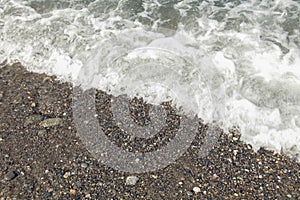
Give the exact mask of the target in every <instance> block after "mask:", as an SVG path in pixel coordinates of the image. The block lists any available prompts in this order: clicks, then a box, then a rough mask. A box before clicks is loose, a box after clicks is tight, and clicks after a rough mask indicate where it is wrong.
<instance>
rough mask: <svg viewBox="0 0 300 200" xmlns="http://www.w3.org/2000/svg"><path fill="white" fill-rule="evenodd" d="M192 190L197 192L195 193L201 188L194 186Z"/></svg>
mask: <svg viewBox="0 0 300 200" xmlns="http://www.w3.org/2000/svg"><path fill="white" fill-rule="evenodd" d="M193 191H194V192H195V193H196V194H197V193H199V192H201V189H200V188H199V187H194V188H193Z"/></svg>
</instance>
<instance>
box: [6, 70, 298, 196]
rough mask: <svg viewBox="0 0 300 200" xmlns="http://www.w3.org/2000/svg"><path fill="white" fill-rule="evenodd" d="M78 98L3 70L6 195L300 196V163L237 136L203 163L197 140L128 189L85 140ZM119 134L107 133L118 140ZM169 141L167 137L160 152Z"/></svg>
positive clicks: (67, 89)
mask: <svg viewBox="0 0 300 200" xmlns="http://www.w3.org/2000/svg"><path fill="white" fill-rule="evenodd" d="M98 94H99V95H98V97H99V99H100V102H106V103H104V106H103V108H102V109H103V110H102V111H103V112H102V113H103V115H100V117H102V118H103V119H102V120H104V121H105V123H108V124H109V123H111V118H110V117H108V116H110V114H109V113H110V112H109V103H108V102H109V101H108V100H109V98H110V95H108V94H106V93H104V92H101V91H99V93H98ZM71 95H72V86H71V84H69V83H59V82H58V81H56V80H55V77H54V76H47V75H45V74H37V73H32V72H28V71H27V70H26V69H25V68H24V67H22V66H21V64H13V65H12V66H8V65H6V66H4V67H1V68H0V152H1V158H0V183H1V184H0V198H2V197H3V198H4V199H5V198H17V199H24V198H34V199H84V198H86V199H107V198H117V199H132V198H135V199H211V198H222V199H233V198H237V199H242V198H244V199H245V198H246V199H257V198H267V199H278V198H279V199H286V198H289V199H297V198H299V197H300V184H299V183H300V180H299V179H300V164H299V163H298V162H296V161H295V160H292V159H291V158H289V157H288V156H286V155H284V154H281V155H280V154H277V153H275V152H274V151H268V150H265V149H260V150H259V151H258V152H254V151H253V149H252V148H251V146H250V145H248V144H246V143H244V142H241V141H240V140H239V135H238V134H237V133H232V134H229V135H227V134H221V137H220V141H219V144H218V145H217V146H216V147H215V148H214V149H213V150H212V151H211V153H210V154H209V156H207V157H205V158H202V159H196V157H195V152H194V149H197V148H199V144H197V143H196V142H193V143H192V146H191V148H189V149H188V151H187V152H186V153H185V154H184V155H183V156H182V157H180V158H179V159H178V160H177V161H176V162H175V163H172V164H170V165H169V166H168V167H166V168H164V169H160V170H158V171H156V172H147V173H143V174H136V175H135V176H136V177H138V181H137V182H136V184H134V185H127V184H126V178H127V177H128V176H131V175H132V174H129V173H124V172H119V171H117V170H114V169H112V168H110V167H107V166H105V165H102V164H101V163H100V162H99V161H97V160H96V159H95V158H93V156H92V155H91V154H90V153H89V152H88V151H87V150H86V148H85V147H84V145H83V144H82V142H81V140H80V138H78V136H77V134H76V128H75V126H74V122H73V119H72V106H71V104H72V96H71ZM136 103H137V104H139V102H138V101H137V102H136ZM171 110H172V109H171V108H170V112H171ZM145 118H146V117H145V116H144V117H140V118H139V120H140V121H145V120H146V119H145ZM49 119H52V121H51V123H50V121H49ZM172 119H176V116H175V115H174V116H173V118H172ZM47 120H48V121H47ZM172 124H173V125H174V122H172V121H170V125H172ZM106 128H107V129H108V128H111V126H110V125H107V127H106ZM114 133H115V132H108V133H107V134H108V136H109V137H110V138H111V139H113V136H115V134H114ZM173 134H174V133H173V132H172V131H171V130H170V132H169V134H167V135H164V136H165V137H166V138H168V137H169V138H170V137H173ZM200 135H201V131H200ZM117 136H119V137H118V139H119V140H118V141H115V142H116V143H119V146H122V147H123V148H128V149H132V146H133V145H134V144H133V143H129V144H128V145H127V146H124V145H123V143H124V141H126V138H125V139H124V138H123V139H122V138H121V134H119V133H117ZM236 138H237V139H236ZM198 139H200V136H199V138H198ZM156 140H158V139H157V138H156ZM166 141H167V140H166V139H164V138H163V137H162V139H161V140H158V141H157V143H158V146H156V147H153V148H154V149H155V148H159V147H160V145H161V146H162V145H164V144H165V142H166ZM151 142H153V141H151ZM140 144H144V143H143V141H141V143H140ZM140 150H142V149H140ZM148 150H149V149H148ZM150 150H151V148H150ZM195 188H196V189H195Z"/></svg>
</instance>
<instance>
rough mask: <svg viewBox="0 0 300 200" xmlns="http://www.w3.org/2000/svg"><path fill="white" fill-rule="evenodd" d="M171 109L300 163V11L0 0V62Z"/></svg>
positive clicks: (260, 5)
mask: <svg viewBox="0 0 300 200" xmlns="http://www.w3.org/2000/svg"><path fill="white" fill-rule="evenodd" d="M5 59H8V61H9V62H15V61H21V62H22V63H23V64H24V65H25V66H26V67H27V68H28V69H29V70H31V71H35V72H40V73H41V72H45V73H47V74H55V75H58V76H59V77H60V78H61V79H62V80H66V81H72V82H74V83H76V84H81V85H82V86H84V87H87V88H89V87H97V88H100V89H103V90H105V91H107V92H110V93H113V94H123V93H126V94H129V95H131V96H135V95H138V96H143V97H145V98H146V99H147V100H148V101H149V102H151V103H156V104H159V103H160V102H162V101H169V100H172V101H173V102H174V103H175V104H176V105H177V106H181V107H182V109H183V111H184V112H193V113H195V114H198V115H199V116H200V117H202V118H203V119H204V120H205V121H207V122H211V121H213V120H214V121H217V122H218V123H219V124H220V125H222V126H223V127H224V128H231V127H236V128H239V129H240V131H241V133H242V139H243V140H244V141H246V142H248V143H250V144H252V145H253V146H254V147H255V148H256V149H258V148H259V147H262V146H263V147H268V148H270V149H274V150H276V151H278V152H279V151H283V152H285V153H287V154H289V155H291V156H293V157H297V158H298V159H299V156H300V155H299V152H300V68H299V66H300V2H299V1H292V0H275V1H268V0H263V1H259V0H257V1H254V0H253V1H192V0H184V1H179V0H177V1H170V0H156V1H154V0H149V1H136V0H122V1H117V0H109V1H107V0H86V1H83V0H73V1H67V0H56V1H47V0H29V1H21V0H0V62H1V61H3V60H5Z"/></svg>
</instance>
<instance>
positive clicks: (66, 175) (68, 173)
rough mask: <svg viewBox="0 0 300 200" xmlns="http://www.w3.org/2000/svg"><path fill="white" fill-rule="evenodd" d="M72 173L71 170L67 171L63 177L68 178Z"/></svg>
mask: <svg viewBox="0 0 300 200" xmlns="http://www.w3.org/2000/svg"><path fill="white" fill-rule="evenodd" d="M70 175H71V173H70V172H66V173H65V174H64V175H63V177H64V178H65V179H67V178H69V176H70Z"/></svg>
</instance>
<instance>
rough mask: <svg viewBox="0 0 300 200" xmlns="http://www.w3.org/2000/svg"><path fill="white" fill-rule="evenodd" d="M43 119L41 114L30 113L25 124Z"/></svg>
mask: <svg viewBox="0 0 300 200" xmlns="http://www.w3.org/2000/svg"><path fill="white" fill-rule="evenodd" d="M41 119H42V116H41V115H30V116H28V117H27V118H26V119H25V122H24V126H28V125H30V124H34V123H37V122H40V121H41Z"/></svg>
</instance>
